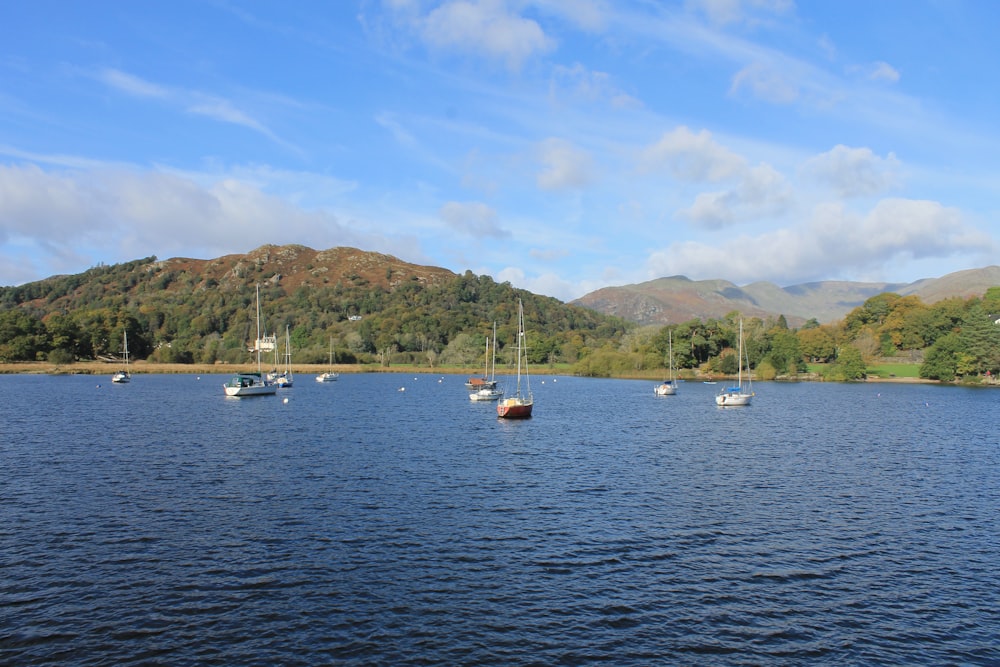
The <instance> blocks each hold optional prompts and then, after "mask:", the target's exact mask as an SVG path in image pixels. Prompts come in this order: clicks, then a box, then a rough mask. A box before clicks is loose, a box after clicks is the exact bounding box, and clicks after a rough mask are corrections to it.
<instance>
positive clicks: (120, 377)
mask: <svg viewBox="0 0 1000 667" xmlns="http://www.w3.org/2000/svg"><path fill="white" fill-rule="evenodd" d="M122 361H123V363H124V364H125V367H124V368H122V369H121V370H119V371H118V372H117V373H115V374H114V375H112V376H111V381H112V382H117V383H118V384H124V383H126V382H131V381H132V373H130V372H129V368H128V331H124V332H122Z"/></svg>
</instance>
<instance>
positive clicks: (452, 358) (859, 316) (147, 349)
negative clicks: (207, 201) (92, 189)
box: [0, 257, 1000, 381]
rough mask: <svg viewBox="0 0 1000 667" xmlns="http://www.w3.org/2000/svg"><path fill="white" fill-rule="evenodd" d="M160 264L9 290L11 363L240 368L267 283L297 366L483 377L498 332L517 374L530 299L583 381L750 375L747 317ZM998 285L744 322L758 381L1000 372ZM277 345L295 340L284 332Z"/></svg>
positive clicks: (475, 286)
mask: <svg viewBox="0 0 1000 667" xmlns="http://www.w3.org/2000/svg"><path fill="white" fill-rule="evenodd" d="M155 260H156V258H155V257H149V258H145V259H141V260H136V261H134V262H128V263H124V264H118V265H112V266H98V267H94V268H92V269H90V270H88V271H86V272H84V273H82V274H78V275H73V276H59V277H53V278H49V279H46V280H43V281H38V282H35V283H30V284H27V285H23V286H18V287H6V288H0V362H18V361H50V362H53V363H69V362H72V361H75V360H88V359H101V358H116V357H118V356H120V354H121V345H122V337H123V333H126V334H127V336H128V340H129V351H130V353H131V354H132V356H133V358H135V359H148V360H150V361H156V362H166V363H202V364H211V363H216V362H225V363H243V362H248V361H249V360H250V352H249V347H250V345H249V344H250V343H251V341H252V339H253V338H254V337H255V336H256V325H255V321H254V317H255V311H254V285H255V284H260V286H261V300H262V303H263V305H264V314H265V316H264V323H265V330H266V331H267V332H268V333H278V334H283V333H284V331H285V327H286V326H287V327H288V331H289V333H290V338H291V345H292V350H293V361H294V362H296V363H324V362H326V361H327V360H328V353H329V347H330V344H331V342H332V343H333V345H334V348H335V356H336V360H337V361H338V362H340V363H381V364H392V363H406V364H414V365H425V366H428V367H431V368H433V367H434V366H437V365H448V366H475V365H477V364H479V363H481V362H484V361H485V347H486V338H487V337H488V336H492V330H493V329H492V328H493V323H494V322H496V324H497V341H498V343H499V346H500V351H499V353H498V363H499V364H501V365H503V364H505V363H513V349H514V347H515V345H514V344H515V342H516V338H515V335H516V321H515V315H516V309H517V300H518V299H522V300H523V301H524V305H525V319H526V326H527V330H528V333H527V338H528V348H529V361H530V362H531V363H532V364H533V365H536V366H537V365H540V366H553V367H554V366H556V365H561V366H562V367H564V368H567V367H568V368H569V369H570V371H571V372H573V373H575V374H577V375H583V376H602V377H603V376H612V375H630V374H635V373H637V372H649V371H656V370H659V369H665V368H666V367H667V366H668V363H669V360H668V351H669V349H670V348H672V350H673V362H674V366H675V367H676V368H678V369H680V370H681V371H689V372H692V373H693V372H697V373H701V374H717V375H731V374H735V372H736V370H737V359H736V348H737V346H738V340H737V336H738V327H739V320H740V314H739V313H737V312H733V313H730V314H728V315H726V316H725V317H722V318H709V319H704V320H702V319H693V320H690V321H688V322H682V323H677V324H669V325H667V326H659V327H658V326H645V327H640V326H638V325H636V324H633V323H629V322H626V321H624V320H621V319H620V318H614V317H609V316H605V315H601V314H599V313H596V312H594V311H591V310H588V309H585V308H582V307H578V306H573V305H569V304H564V303H562V302H560V301H558V300H557V299H553V298H550V297H543V296H539V295H534V294H531V293H529V292H526V291H524V290H518V289H515V288H513V287H512V286H511V285H510V284H509V283H506V282H505V283H497V282H495V281H493V280H492V279H491V278H490V277H488V276H476V275H474V274H472V272H469V271H467V272H465V274H463V275H457V276H455V277H454V279H451V280H446V281H444V282H442V283H440V284H435V285H426V284H423V283H421V282H420V281H418V280H416V279H411V280H403V281H398V282H396V283H394V284H393V285H392V286H391V287H384V286H379V285H373V284H370V283H369V281H367V280H365V279H363V278H361V277H358V276H353V277H350V278H349V279H346V280H344V281H341V282H338V283H336V284H334V285H319V286H302V287H298V288H295V289H292V290H290V291H286V290H285V289H284V288H283V287H282V285H281V282H280V276H277V275H276V274H274V273H269V272H267V270H266V267H258V273H257V274H255V275H251V276H247V277H246V280H245V281H244V282H242V283H241V284H239V285H237V286H235V287H233V286H231V285H223V284H220V283H219V282H218V281H216V280H213V279H211V278H206V277H204V276H201V275H197V274H194V273H188V272H183V271H173V270H170V269H169V268H158V265H157V264H156V262H155ZM997 320H1000V287H994V288H990V289H989V290H987V292H986V293H985V294H984V295H983V296H982V297H973V298H968V299H961V298H953V299H945V300H943V301H939V302H936V303H934V304H925V303H923V302H922V301H921V300H920V299H919V298H917V297H914V296H905V297H904V296H900V295H898V294H894V293H884V294H880V295H877V296H874V297H872V298H870V299H868V300H867V301H866V302H865V303H864V304H863V305H861V306H859V307H857V308H855V309H854V310H852V311H851V312H850V313H848V315H847V316H846V317H845V318H844V319H843V320H841V321H839V322H836V323H830V324H820V323H819V322H817V321H816V320H810V321H808V322H806V323H805V324H804V325H803V326H801V327H799V328H791V327H789V325H788V323H787V321H786V319H785V318H784V316H777V317H774V318H764V319H762V318H756V317H754V318H746V319H744V322H743V325H744V338H745V349H746V353H747V356H748V357H749V361H750V366H751V368H752V369H753V370H754V373H755V376H756V377H758V378H760V379H774V378H780V377H795V376H798V375H799V374H801V373H803V372H805V371H806V370H807V367H808V365H809V364H822V368H823V373H824V376H825V377H826V378H828V379H831V380H854V379H860V378H863V377H864V375H865V372H866V368H867V366H868V365H869V364H871V363H872V362H873V361H875V360H877V359H878V358H883V357H894V358H898V357H900V356H903V357H906V358H908V359H912V360H914V361H919V362H920V364H921V365H920V375H921V376H922V377H925V378H929V379H936V380H944V381H951V380H954V379H956V378H975V377H980V376H984V375H986V374H987V373H989V374H992V375H995V374H997V373H998V372H1000V325H998V324H996V321H997ZM278 338H279V345H281V344H282V343H283V336H281V335H279V337H278Z"/></svg>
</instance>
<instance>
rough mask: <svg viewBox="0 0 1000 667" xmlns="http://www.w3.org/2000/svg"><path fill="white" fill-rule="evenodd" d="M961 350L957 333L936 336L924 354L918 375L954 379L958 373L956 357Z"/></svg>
mask: <svg viewBox="0 0 1000 667" xmlns="http://www.w3.org/2000/svg"><path fill="white" fill-rule="evenodd" d="M961 352H962V343H961V341H960V340H959V337H958V334H957V333H950V334H947V335H944V336H942V337H941V338H938V340H937V342H935V343H934V344H933V345H932V346H931V348H930V349H929V350H927V354H926V355H924V363H922V364H921V365H920V377H922V378H927V379H929V380H942V381H946V382H950V381H951V380H954V379H955V375H956V374H957V373H958V357H959V355H960V354H961Z"/></svg>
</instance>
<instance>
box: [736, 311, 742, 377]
mask: <svg viewBox="0 0 1000 667" xmlns="http://www.w3.org/2000/svg"><path fill="white" fill-rule="evenodd" d="M736 386H737V387H739V388H740V391H743V318H742V317H741V318H740V350H739V356H738V357H736Z"/></svg>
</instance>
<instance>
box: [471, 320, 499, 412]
mask: <svg viewBox="0 0 1000 667" xmlns="http://www.w3.org/2000/svg"><path fill="white" fill-rule="evenodd" d="M489 351H490V339H489V338H487V339H486V353H487V354H489ZM496 378H497V323H496V322H494V323H493V372H492V374H491V375H490V376H489V379H488V380H487V384H486V385H485V386H483V388H482V389H479V390H477V391H474V392H472V393H471V394H469V400H471V401H496V400H499V399H500V398H501V397H502V396H503V388H502V387H498V386H497V379H496Z"/></svg>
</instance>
